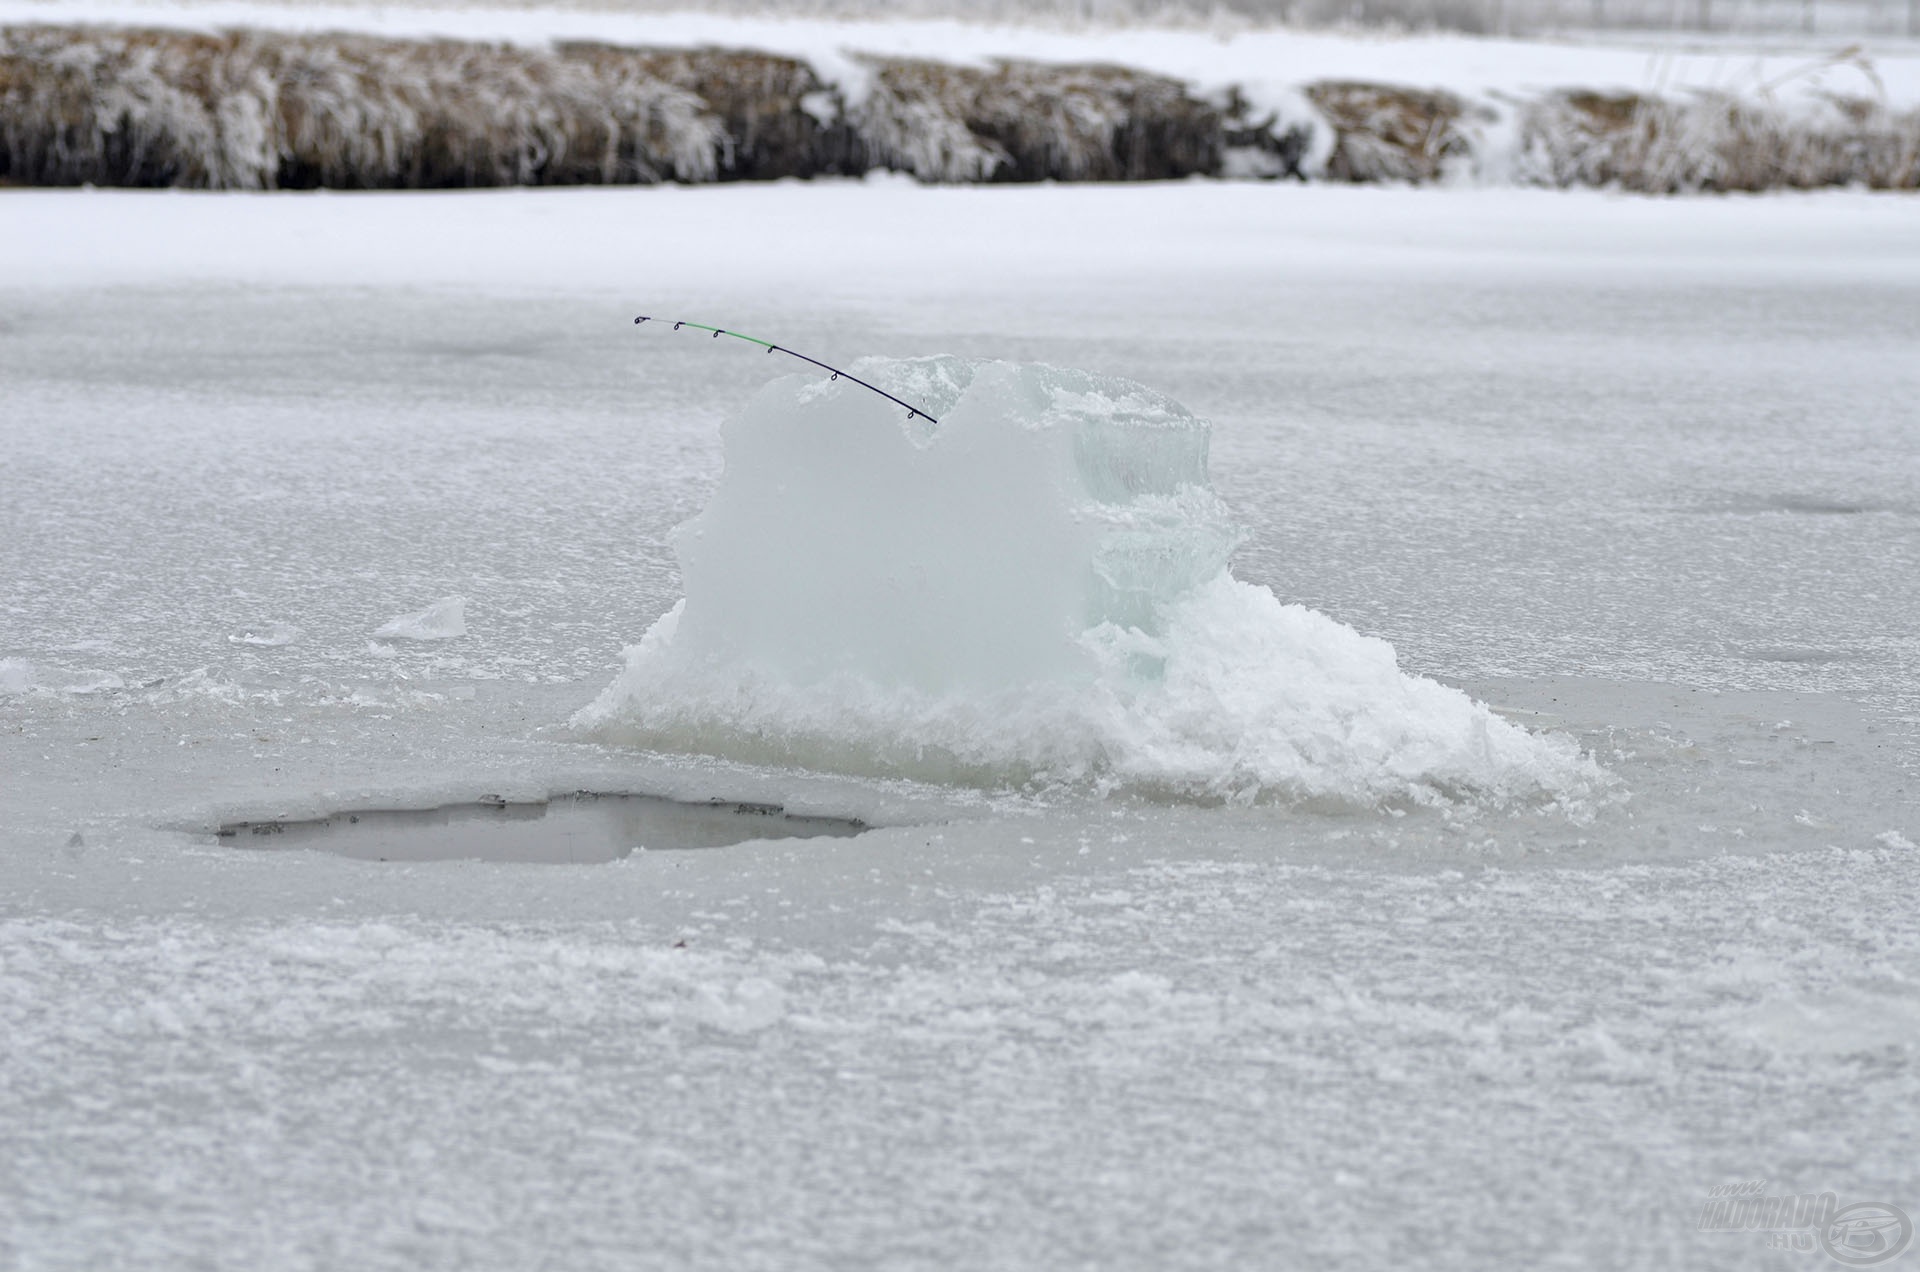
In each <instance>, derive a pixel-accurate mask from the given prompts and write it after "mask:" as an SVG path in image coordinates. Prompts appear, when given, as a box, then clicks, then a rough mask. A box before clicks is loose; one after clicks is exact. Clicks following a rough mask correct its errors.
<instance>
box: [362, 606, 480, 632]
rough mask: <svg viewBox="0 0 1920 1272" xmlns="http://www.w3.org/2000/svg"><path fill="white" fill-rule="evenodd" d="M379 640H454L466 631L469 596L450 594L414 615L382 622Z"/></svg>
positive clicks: (404, 615) (405, 615)
mask: <svg viewBox="0 0 1920 1272" xmlns="http://www.w3.org/2000/svg"><path fill="white" fill-rule="evenodd" d="M373 634H374V637H375V638H376V639H378V640H451V639H452V638H453V637H455V636H465V635H466V634H467V598H466V597H464V596H449V597H447V598H445V599H444V600H438V601H435V602H434V603H433V604H431V605H429V606H427V608H425V609H423V610H421V611H419V612H418V613H415V614H402V615H401V616H400V617H399V618H395V619H390V620H388V621H387V622H385V623H383V624H381V625H380V627H379V628H378V629H377V630H376V631H375V632H374V633H373Z"/></svg>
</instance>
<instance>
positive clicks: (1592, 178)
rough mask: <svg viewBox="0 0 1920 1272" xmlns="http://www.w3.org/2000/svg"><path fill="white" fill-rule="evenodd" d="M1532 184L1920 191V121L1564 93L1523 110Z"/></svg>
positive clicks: (1859, 107) (1860, 110) (1833, 102)
mask: <svg viewBox="0 0 1920 1272" xmlns="http://www.w3.org/2000/svg"><path fill="white" fill-rule="evenodd" d="M1521 142H1522V153H1523V161H1522V163H1523V167H1522V174H1521V175H1522V177H1523V179H1529V180H1534V181H1537V182H1540V183H1542V184H1547V185H1557V186H1572V185H1592V186H1617V187H1619V188H1621V189H1626V190H1634V191H1638V192H1641V193H1647V194H1681V193H1692V192H1697V191H1735V190H1739V191H1757V190H1772V189H1781V188H1787V189H1802V190H1811V189H1818V188H1821V187H1825V186H1835V185H1864V186H1869V187H1872V188H1874V189H1882V190H1911V189H1915V188H1916V187H1920V111H1908V112H1905V113H1898V112H1894V111H1890V110H1888V109H1887V108H1886V106H1885V105H1884V104H1883V103H1878V102H1872V101H1867V100H1863V99H1858V98H1826V99H1822V100H1820V101H1817V102H1815V103H1812V104H1809V105H1807V106H1804V107H1801V108H1798V109H1794V110H1791V111H1789V110H1787V109H1783V108H1782V107H1780V106H1778V105H1776V104H1774V103H1771V102H1767V101H1760V102H1752V101H1742V100H1740V99H1737V98H1734V97H1731V96H1729V95H1727V94H1724V93H1697V94H1694V95H1692V96H1690V97H1687V98H1684V99H1680V100H1671V99H1666V98H1659V97H1652V96H1646V95H1641V94H1632V93H1617V94H1603V93H1592V92H1581V91H1575V92H1563V93H1553V94H1549V95H1548V96H1546V97H1544V98H1542V99H1540V100H1538V101H1535V102H1532V103H1529V104H1527V105H1526V106H1524V107H1523V108H1522V111H1521Z"/></svg>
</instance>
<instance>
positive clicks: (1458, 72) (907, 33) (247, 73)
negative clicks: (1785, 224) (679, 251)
mask: <svg viewBox="0 0 1920 1272" xmlns="http://www.w3.org/2000/svg"><path fill="white" fill-rule="evenodd" d="M46 12H47V11H46V10H44V9H39V8H31V7H29V8H22V7H21V6H19V5H12V6H4V7H0V20H6V19H8V18H11V17H14V16H15V15H18V16H20V17H29V16H34V17H38V16H43V15H45V14H46ZM60 12H61V13H62V14H63V15H65V14H69V13H72V11H71V10H64V9H63V10H61V11H60ZM196 14H197V15H200V16H201V17H202V18H210V19H211V20H213V21H218V22H220V23H222V24H223V25H222V26H221V27H220V28H218V29H215V28H211V27H202V26H200V25H199V24H198V23H197V22H196V21H194V20H193V15H196ZM81 15H84V16H86V17H87V18H90V19H92V18H98V19H99V20H102V21H117V20H124V19H130V18H132V19H137V20H139V21H141V22H142V23H143V24H148V25H143V26H141V27H120V26H80V25H66V24H61V25H41V24H33V25H16V26H0V84H4V85H5V88H4V89H0V183H10V184H16V185H48V186H70V185H87V184H91V185H106V186H133V187H183V188H195V189H243V190H245V189H253V190H260V189H266V190H271V189H311V188H330V189H442V188H459V187H474V186H507V185H603V184H604V185H624V184H655V183H660V182H678V183H687V184H698V183H706V182H714V181H737V180H766V179H778V178H783V177H802V178H810V177H816V176H825V175H860V174H864V173H866V172H870V171H893V172H904V173H907V174H909V175H911V176H912V177H914V178H915V179H917V180H920V181H923V182H928V183H938V184H975V183H1003V182H1032V181H1139V180H1165V179H1177V178H1183V177H1191V176H1206V177H1221V178H1246V179H1259V178H1266V179H1272V178H1289V177H1290V178H1297V179H1301V180H1324V181H1334V182H1349V183H1368V182H1381V181H1390V182H1407V183H1414V184H1424V183H1434V182H1442V183H1470V184H1484V185H1531V186H1547V187H1559V188H1565V187H1572V186H1594V187H1602V188H1618V189H1624V190H1628V191H1634V192H1639V193H1655V194H1675V193H1696V192H1721V191H1757V190H1768V189H1780V188H1788V189H1814V188H1822V187H1829V186H1864V187H1867V188H1872V189H1896V190H1910V189H1914V188H1916V187H1920V105H1916V102H1920V74H1917V73H1916V72H1915V68H1914V65H1912V64H1913V63H1915V62H1916V61H1917V60H1920V59H1915V58H1913V57H1911V56H1905V55H1896V56H1895V57H1893V58H1891V59H1880V60H1874V59H1870V58H1869V57H1868V56H1867V55H1866V54H1865V53H1863V52H1861V51H1860V50H1858V49H1849V50H1842V51H1840V52H1838V53H1834V54H1831V55H1827V56H1824V57H1814V58H1807V57H1790V56H1783V55H1772V56H1756V57H1754V58H1753V59H1752V62H1751V65H1750V66H1743V67H1740V68H1738V69H1734V68H1731V67H1730V65H1729V58H1728V57H1727V56H1726V55H1724V54H1723V55H1722V56H1720V57H1719V58H1718V59H1717V61H1716V60H1714V59H1710V58H1709V57H1708V56H1707V55H1706V54H1673V53H1669V54H1666V55H1663V56H1660V57H1655V56H1652V55H1646V54H1644V53H1635V52H1632V51H1630V50H1625V49H1600V48H1589V49H1569V48H1565V47H1558V46H1547V45H1542V46H1538V47H1537V48H1536V47H1535V46H1528V45H1523V44H1520V43H1518V42H1513V41H1482V42H1479V43H1480V44H1481V45H1484V46H1485V47H1483V48H1478V49H1476V48H1475V47H1474V45H1475V42H1473V41H1464V40H1458V39H1453V40H1441V39H1440V38H1438V37H1424V38H1423V39H1422V40H1408V41H1404V42H1402V43H1405V44H1410V45H1414V46H1415V47H1416V48H1424V49H1426V50H1427V51H1428V52H1430V53H1432V54H1433V55H1434V56H1432V58H1431V59H1430V61H1428V62H1426V63H1420V62H1418V60H1417V59H1414V60H1411V61H1410V59H1409V58H1408V57H1407V56H1406V53H1405V50H1404V49H1402V48H1400V47H1398V46H1397V45H1396V42H1394V41H1391V40H1375V41H1371V42H1367V41H1360V40H1357V39H1354V38H1352V37H1346V43H1347V44H1349V45H1367V44H1369V43H1370V44H1371V46H1372V47H1371V49H1370V50H1368V49H1365V48H1363V49H1362V52H1363V53H1365V52H1369V51H1370V52H1371V53H1372V54H1373V56H1372V57H1371V58H1368V57H1366V56H1361V57H1354V56H1351V55H1349V56H1344V57H1341V56H1335V57H1332V58H1329V59H1326V60H1316V61H1311V62H1309V61H1308V60H1307V59H1306V58H1303V56H1302V54H1301V51H1300V50H1299V49H1298V48H1291V45H1289V44H1287V43H1282V42H1278V41H1279V39H1280V37H1282V36H1284V39H1285V40H1286V41H1291V42H1293V43H1296V44H1297V43H1303V42H1308V41H1311V40H1316V39H1317V40H1319V41H1320V42H1321V43H1323V44H1324V43H1326V42H1327V41H1328V40H1330V39H1334V37H1307V36H1304V35H1300V34H1298V33H1275V32H1260V33H1252V34H1249V35H1247V36H1244V37H1241V38H1239V39H1238V40H1234V39H1217V40H1214V41H1213V42H1212V45H1213V47H1212V49H1211V50H1210V51H1211V57H1209V56H1207V53H1208V50H1198V49H1194V48H1190V47H1187V46H1188V45H1190V44H1191V43H1192V40H1193V39H1194V37H1193V36H1192V35H1191V33H1188V34H1186V35H1184V36H1175V35H1173V34H1169V40H1168V43H1169V45H1170V47H1169V48H1168V49H1167V50H1164V51H1161V52H1159V53H1158V54H1156V53H1155V52H1154V51H1153V50H1152V49H1151V48H1149V47H1147V46H1146V45H1143V44H1142V43H1141V42H1140V41H1139V40H1137V39H1122V38H1120V33H1111V32H1109V33H1088V34H1083V35H1080V36H1066V35H1060V34H1057V33H1052V34H1050V33H1035V32H1028V33H1023V38H1021V39H1018V40H1014V39H1011V38H1010V37H1011V34H1012V33H1007V32H1000V33H997V34H996V33H994V32H992V31H990V30H975V31H973V32H971V34H970V37H969V38H957V39H954V40H952V41H949V42H948V43H946V44H945V45H942V46H937V47H938V56H937V57H936V56H930V55H929V54H930V53H932V52H933V51H934V50H933V49H929V48H928V47H926V46H925V43H924V42H923V41H921V40H919V39H917V38H916V37H917V36H919V35H922V34H925V33H924V32H921V31H919V30H918V28H919V27H922V26H929V25H939V24H901V26H902V32H901V33H898V34H896V35H894V36H893V37H891V38H889V37H888V36H887V34H886V32H887V28H885V27H880V26H876V25H872V24H869V25H866V26H862V25H860V24H839V25H835V24H828V23H819V22H816V23H812V24H786V29H784V30H783V29H782V25H781V24H778V23H765V22H763V23H759V24H757V25H749V24H738V23H736V24H734V25H735V26H737V27H738V28H739V29H738V30H734V29H732V28H730V27H727V26H726V25H724V24H719V23H715V22H712V21H709V22H707V23H705V24H700V23H692V24H688V23H684V22H683V23H679V24H676V23H674V22H670V21H663V22H661V23H658V24H656V25H657V26H658V29H657V30H655V29H652V27H650V26H646V25H642V24H636V23H634V22H632V21H631V20H629V21H627V22H626V23H624V24H623V23H619V22H613V21H611V20H603V21H602V22H600V23H599V25H598V26H596V25H595V24H594V23H581V22H565V23H555V22H551V21H549V22H548V25H547V26H546V27H542V26H539V25H526V24H522V25H520V26H516V25H515V24H513V23H510V22H506V23H503V22H500V21H497V20H496V21H494V22H493V23H492V24H491V25H489V24H487V23H478V24H476V23H472V22H464V21H455V22H451V23H449V24H442V25H436V24H435V23H433V22H425V21H423V22H420V23H418V24H409V23H407V22H405V21H398V22H396V21H390V20H384V19H382V20H380V21H377V22H373V23H369V22H366V21H364V20H363V21H360V22H358V23H357V24H355V23H353V22H352V18H353V14H352V12H351V11H348V10H333V9H326V10H301V9H284V10H269V9H243V8H233V9H232V11H231V12H229V11H228V9H225V8H222V9H218V10H195V9H179V10H168V9H148V8H126V7H124V6H123V7H121V8H119V9H114V8H110V7H98V6H95V7H91V8H87V9H84V10H82V11H81V13H80V14H77V15H75V16H81ZM169 15H172V18H171V20H170V18H169ZM296 15H305V18H306V20H307V21H309V22H311V21H312V20H314V19H320V20H322V21H324V22H326V23H329V24H330V23H332V22H333V20H335V19H343V20H345V24H352V25H358V26H360V27H362V28H365V27H367V26H369V25H371V26H374V27H377V28H379V33H378V34H374V33H369V32H367V31H365V30H362V31H359V32H349V31H341V30H335V29H328V30H316V29H310V28H308V27H303V26H302V25H301V24H300V21H299V20H298V19H297V17H296ZM440 16H442V17H447V18H456V17H457V18H465V17H469V16H472V15H469V14H465V13H453V14H444V15H440ZM492 16H493V17H495V18H496V19H498V18H499V17H501V16H503V15H492ZM519 16H522V17H528V18H531V17H541V18H547V19H551V18H553V17H554V16H555V15H551V14H540V15H535V14H523V15H519ZM570 16H572V17H575V18H578V17H580V16H583V15H570ZM678 16H680V17H686V16H687V15H678ZM229 17H231V18H238V19H244V20H245V21H246V23H247V25H246V26H244V27H240V28H230V27H226V26H225V25H224V24H225V22H226V20H227V19H228V18H229ZM156 21H157V22H159V23H160V24H161V25H158V26H155V25H151V24H152V23H154V22H156ZM946 25H947V26H954V24H946ZM602 28H604V29H602ZM449 29H451V30H456V31H460V32H461V38H450V37H449V36H447V35H445V34H441V35H438V36H436V35H435V34H434V32H435V31H445V30H449ZM643 33H644V37H645V38H646V39H647V41H648V42H647V44H646V45H645V46H644V47H634V46H632V45H631V44H629V43H626V42H625V41H630V40H632V39H634V38H635V37H637V36H641V35H642V34H643ZM1128 34H1129V35H1130V36H1138V35H1140V34H1141V33H1139V32H1133V33H1128ZM729 36H734V37H738V39H739V41H741V43H740V44H736V45H735V46H733V47H720V46H719V45H718V43H717V41H720V40H724V39H727V38H728V37H729ZM497 40H506V41H507V42H505V43H495V42H492V41H497ZM843 41H844V42H843ZM749 42H751V43H749ZM1290 49H1291V56H1290V57H1289V56H1285V54H1287V53H1288V52H1289V50H1290ZM1347 52H1348V53H1349V54H1351V52H1352V50H1347ZM1262 55H1266V56H1269V57H1271V58H1272V59H1273V60H1271V61H1261V60H1260V58H1261V56H1262ZM1570 55H1571V56H1570ZM1635 57H1644V58H1645V65H1644V66H1643V67H1642V68H1641V70H1640V72H1639V74H1638V75H1637V76H1636V75H1634V74H1633V73H1632V72H1631V70H1630V65H1631V62H1632V60H1633V58H1635Z"/></svg>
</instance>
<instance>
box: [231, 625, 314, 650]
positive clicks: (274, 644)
mask: <svg viewBox="0 0 1920 1272" xmlns="http://www.w3.org/2000/svg"><path fill="white" fill-rule="evenodd" d="M299 639H300V629H299V628H298V627H295V626H294V625H293V624H292V623H267V624H265V625H264V626H260V627H246V628H242V629H241V630H240V631H237V632H235V633H234V634H233V635H231V636H229V637H227V642H228V643H229V644H233V645H252V646H254V647H256V648H260V649H277V648H279V647H280V646H282V645H291V644H293V642H294V641H296V640H299Z"/></svg>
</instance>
